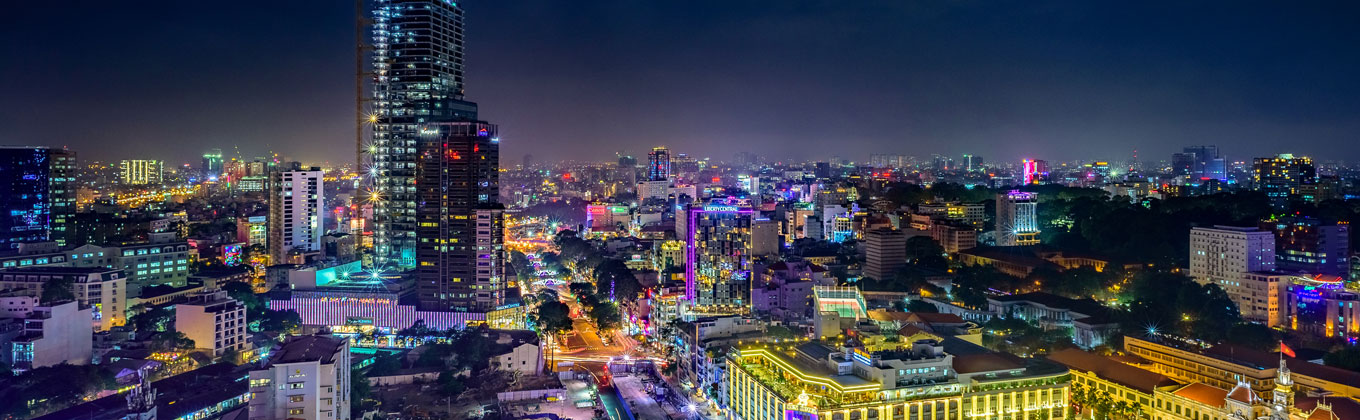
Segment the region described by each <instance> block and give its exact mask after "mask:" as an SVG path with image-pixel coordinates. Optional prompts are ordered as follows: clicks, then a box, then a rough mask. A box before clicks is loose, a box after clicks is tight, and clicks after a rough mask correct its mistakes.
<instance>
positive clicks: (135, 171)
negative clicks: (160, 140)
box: [118, 159, 165, 185]
mask: <svg viewBox="0 0 1360 420" xmlns="http://www.w3.org/2000/svg"><path fill="white" fill-rule="evenodd" d="M164 169H165V168H164V167H163V163H162V162H161V161H159V160H154V159H132V160H124V161H122V162H119V163H118V177H119V179H120V180H121V181H123V185H160V184H161V177H162V173H163V172H164Z"/></svg>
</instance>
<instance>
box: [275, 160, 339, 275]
mask: <svg viewBox="0 0 1360 420" xmlns="http://www.w3.org/2000/svg"><path fill="white" fill-rule="evenodd" d="M324 176H325V173H324V172H321V170H320V168H312V169H311V170H307V171H280V172H274V173H272V174H270V177H271V178H272V179H273V181H272V182H270V184H271V192H270V194H269V217H268V220H267V223H268V226H269V228H268V233H269V255H270V258H271V261H273V262H274V263H279V262H281V261H288V255H289V254H291V253H294V252H298V253H311V252H319V251H321V235H322V234H324V233H325V223H324V221H323V220H322V219H323V217H324V214H325V211H324V209H322V207H324V206H325V203H326V198H325V195H326V190H325V185H324V182H325V181H324V180H323V179H322V178H323V177H324Z"/></svg>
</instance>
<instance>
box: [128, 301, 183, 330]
mask: <svg viewBox="0 0 1360 420" xmlns="http://www.w3.org/2000/svg"><path fill="white" fill-rule="evenodd" d="M131 321H132V328H133V329H134V330H136V331H137V332H139V333H152V332H159V331H165V330H166V329H168V328H169V327H170V325H171V323H172V322H174V321H175V311H174V310H172V309H170V308H169V307H165V306H157V307H153V308H151V309H148V310H146V311H145V312H142V313H139V314H137V315H133V316H132V319H131Z"/></svg>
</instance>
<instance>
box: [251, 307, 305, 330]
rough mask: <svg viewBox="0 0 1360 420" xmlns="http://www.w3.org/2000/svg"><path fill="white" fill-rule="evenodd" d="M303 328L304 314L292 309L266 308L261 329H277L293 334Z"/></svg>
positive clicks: (261, 321)
mask: <svg viewBox="0 0 1360 420" xmlns="http://www.w3.org/2000/svg"><path fill="white" fill-rule="evenodd" d="M300 328H302V316H301V315H298V312H297V311H295V310H292V309H289V310H286V311H275V310H265V313H264V318H263V319H261V320H260V331H276V332H282V333H288V334H292V333H295V332H297V331H298V329H300Z"/></svg>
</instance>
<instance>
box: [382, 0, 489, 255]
mask: <svg viewBox="0 0 1360 420" xmlns="http://www.w3.org/2000/svg"><path fill="white" fill-rule="evenodd" d="M369 20H370V22H371V24H370V25H369V29H370V31H371V32H370V35H371V37H370V42H371V44H370V46H371V47H372V55H371V57H372V64H371V67H370V70H371V72H372V76H373V99H372V102H371V105H372V109H373V112H374V113H373V114H372V115H370V116H369V118H368V122H367V123H368V124H372V127H373V139H372V142H371V144H369V145H367V147H366V148H362V149H363V150H366V152H367V153H368V155H369V158H370V160H371V166H370V169H369V171H370V175H371V176H372V177H373V202H374V219H375V220H374V222H375V224H376V226H375V227H376V229H375V231H374V247H375V257H376V261H375V262H376V263H377V264H378V265H379V266H384V265H392V266H399V267H414V266H415V265H416V223H417V222H416V208H417V202H418V201H419V198H418V197H417V193H416V187H417V182H416V176H417V175H416V171H417V169H416V167H417V161H418V160H419V156H420V155H421V151H420V150H419V149H420V143H421V139H422V138H423V137H422V136H424V134H421V130H422V127H425V125H426V124H430V123H440V122H454V121H474V120H476V119H477V104H475V103H472V102H468V101H465V100H463V53H464V52H463V9H462V8H460V7H459V5H458V3H456V2H452V1H444V0H375V1H373V2H372V9H371V16H370V17H369Z"/></svg>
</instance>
